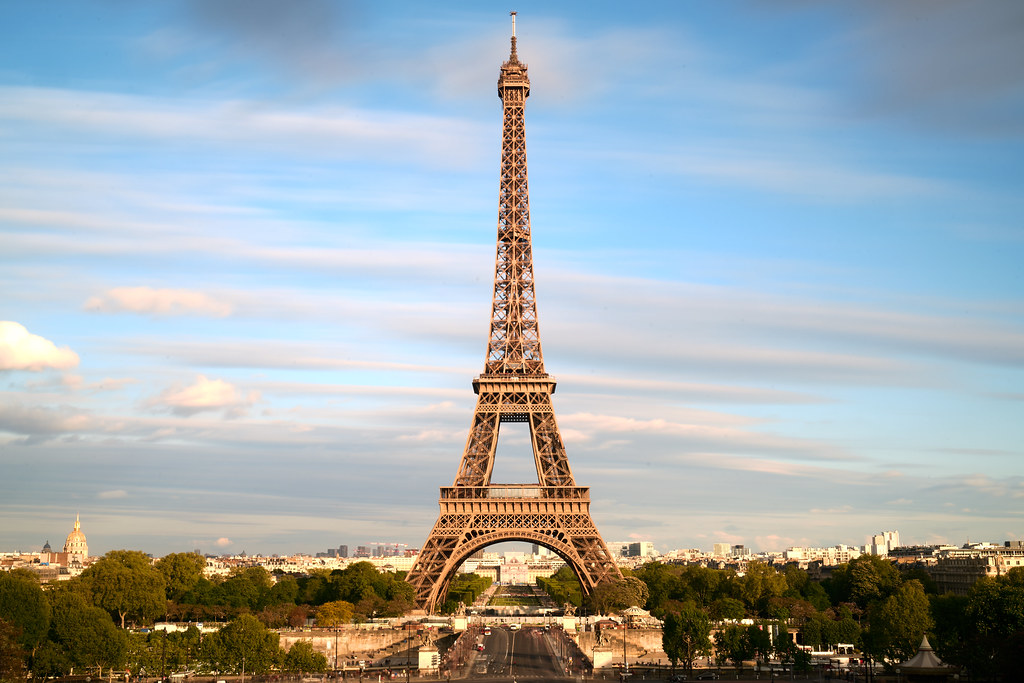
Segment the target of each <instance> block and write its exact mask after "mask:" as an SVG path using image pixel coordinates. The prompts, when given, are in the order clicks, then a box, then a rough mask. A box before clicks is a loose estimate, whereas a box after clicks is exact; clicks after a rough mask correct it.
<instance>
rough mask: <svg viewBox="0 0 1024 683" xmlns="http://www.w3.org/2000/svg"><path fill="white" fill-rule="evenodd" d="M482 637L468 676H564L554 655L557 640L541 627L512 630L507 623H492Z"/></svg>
mask: <svg viewBox="0 0 1024 683" xmlns="http://www.w3.org/2000/svg"><path fill="white" fill-rule="evenodd" d="M481 639H482V642H483V646H484V650H483V652H477V656H476V662H475V664H474V665H473V669H472V671H471V672H469V674H468V675H469V677H470V678H483V677H487V678H489V679H493V678H500V679H508V680H516V681H520V680H524V679H534V680H536V679H543V680H553V679H557V678H564V677H565V675H564V674H563V673H561V670H560V667H559V664H558V659H557V657H556V652H555V648H557V644H556V643H555V641H554V640H553V639H552V638H551V637H550V636H549V635H548V634H547V633H546V632H544V630H543V629H539V628H532V627H526V628H523V629H522V630H519V631H511V630H509V629H508V627H501V628H497V627H495V628H492V629H491V635H489V636H481Z"/></svg>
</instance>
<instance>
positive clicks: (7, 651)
mask: <svg viewBox="0 0 1024 683" xmlns="http://www.w3.org/2000/svg"><path fill="white" fill-rule="evenodd" d="M19 635H20V634H19V632H18V629H17V628H16V627H15V626H14V625H13V624H11V623H10V622H9V621H7V620H6V619H3V618H0V681H3V682H4V683H9V682H10V683H13V682H14V681H24V680H25V654H26V653H25V651H24V650H23V649H22V647H21V643H20V642H19Z"/></svg>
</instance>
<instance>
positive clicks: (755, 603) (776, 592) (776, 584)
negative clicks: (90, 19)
mask: <svg viewBox="0 0 1024 683" xmlns="http://www.w3.org/2000/svg"><path fill="white" fill-rule="evenodd" d="M787 587H788V586H787V583H786V577H785V576H784V575H782V574H780V573H779V572H777V571H775V568H774V567H772V566H771V565H770V564H766V563H764V562H750V563H748V564H747V571H746V572H745V573H744V575H743V576H742V577H737V578H736V588H737V591H738V593H739V595H738V597H739V598H740V599H741V600H743V602H744V603H745V604H746V605H747V608H748V609H749V610H750V611H751V612H754V613H757V614H762V615H763V614H764V612H765V608H766V605H767V602H768V600H770V599H771V598H774V597H779V596H781V595H782V594H783V593H784V592H785V591H786V589H787Z"/></svg>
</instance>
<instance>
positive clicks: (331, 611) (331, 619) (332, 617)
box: [316, 600, 355, 628]
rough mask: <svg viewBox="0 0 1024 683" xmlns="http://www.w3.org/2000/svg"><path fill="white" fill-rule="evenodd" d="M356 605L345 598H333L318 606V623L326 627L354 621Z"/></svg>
mask: <svg viewBox="0 0 1024 683" xmlns="http://www.w3.org/2000/svg"><path fill="white" fill-rule="evenodd" d="M354 612H355V605H353V604H352V603H351V602H346V601H345V600H332V601H331V602H325V603H324V604H322V605H320V606H319V607H317V608H316V625H317V626H322V627H324V628H333V627H335V626H341V625H342V624H347V623H349V622H350V621H352V615H353V613H354Z"/></svg>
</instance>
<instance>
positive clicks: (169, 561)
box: [156, 553, 206, 601]
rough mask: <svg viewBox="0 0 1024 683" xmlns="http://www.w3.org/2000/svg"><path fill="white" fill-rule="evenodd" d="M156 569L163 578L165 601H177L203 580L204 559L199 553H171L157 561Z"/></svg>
mask: <svg viewBox="0 0 1024 683" xmlns="http://www.w3.org/2000/svg"><path fill="white" fill-rule="evenodd" d="M156 568H157V569H158V570H159V571H160V573H161V574H163V576H164V585H165V588H166V590H167V599H168V600H174V601H179V600H181V598H182V597H183V596H185V595H186V594H187V593H188V592H189V591H190V590H192V589H193V588H195V587H196V584H198V583H199V579H201V578H203V570H204V569H206V558H205V557H203V556H202V555H200V554H199V553H171V554H170V555H164V556H163V557H161V558H160V559H159V560H157V562H156Z"/></svg>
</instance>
